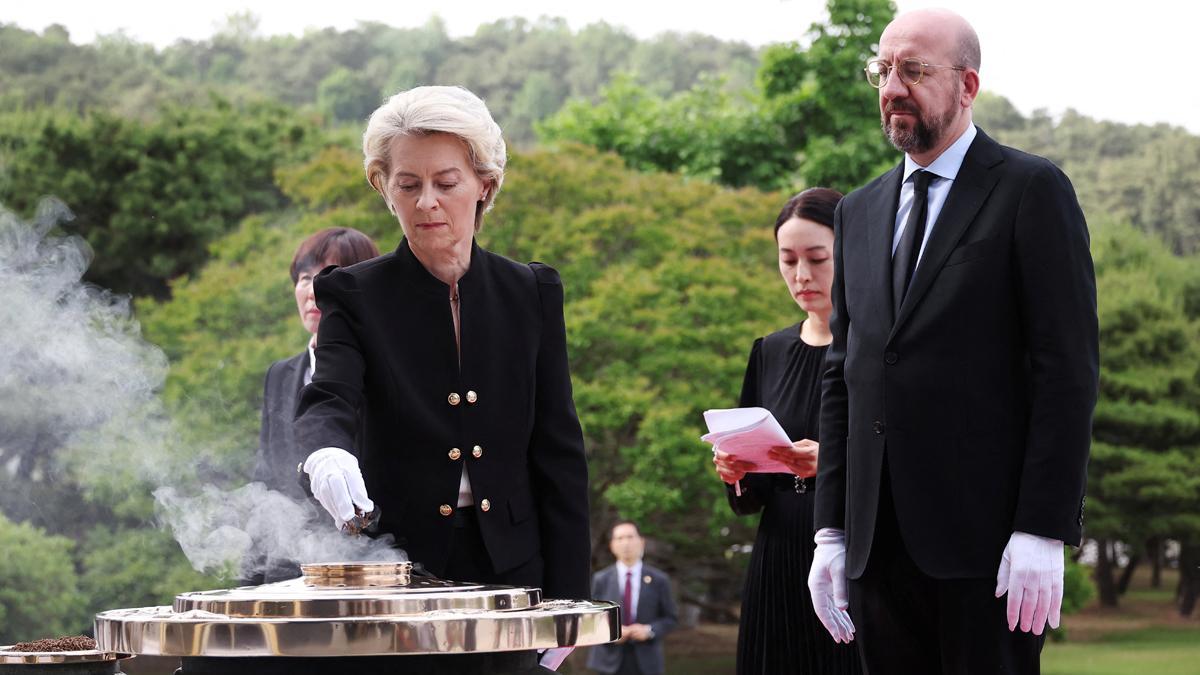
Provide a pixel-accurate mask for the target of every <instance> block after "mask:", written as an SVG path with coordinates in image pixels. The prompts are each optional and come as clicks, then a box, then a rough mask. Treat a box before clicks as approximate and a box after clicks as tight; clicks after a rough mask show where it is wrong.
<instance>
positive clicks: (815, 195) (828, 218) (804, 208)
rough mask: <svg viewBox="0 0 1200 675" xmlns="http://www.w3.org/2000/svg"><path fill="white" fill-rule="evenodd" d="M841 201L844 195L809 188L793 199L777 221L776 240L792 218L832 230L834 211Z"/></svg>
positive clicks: (786, 205) (819, 188)
mask: <svg viewBox="0 0 1200 675" xmlns="http://www.w3.org/2000/svg"><path fill="white" fill-rule="evenodd" d="M841 200H842V193H840V192H838V191H837V190H832V189H830V188H823V187H815V188H808V189H807V190H805V191H804V192H801V193H800V194H798V195H796V196H795V197H792V198H791V199H789V200H788V201H787V204H784V205H783V210H782V211H780V212H779V217H778V218H776V219H775V238H776V239H778V238H779V228H781V227H783V224H784V223H786V222H787V221H789V220H791V219H792V218H803V219H805V220H811V221H813V222H814V223H820V224H821V225H824V226H825V227H828V228H832V227H833V210H834V209H835V208H837V205H838V202H840V201H841Z"/></svg>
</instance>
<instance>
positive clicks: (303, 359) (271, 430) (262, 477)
mask: <svg viewBox="0 0 1200 675" xmlns="http://www.w3.org/2000/svg"><path fill="white" fill-rule="evenodd" d="M307 368H308V350H307V349H306V350H304V351H303V352H301V353H299V354H297V355H295V356H293V357H291V358H287V359H282V360H279V361H276V362H275V363H272V364H271V367H270V368H269V369H268V370H267V377H266V381H265V382H264V383H263V406H262V426H261V427H260V428H259V432H258V453H257V454H256V456H255V460H254V480H256V481H261V482H263V483H265V484H266V486H267V487H269V488H271V489H272V490H278V491H279V492H282V493H284V494H286V495H288V496H290V497H297V498H298V497H307V496H308V493H307V492H306V491H305V490H304V488H303V487H301V483H300V481H299V480H298V474H297V472H296V465H297V464H299V463H300V462H303V461H304V458H305V457H307V455H305V454H304V453H303V451H302V450H301V449H300V448H299V447H298V446H297V445H296V434H295V431H294V429H295V423H294V420H295V418H296V401H297V398H298V397H299V395H300V389H301V388H302V387H303V386H304V371H305V370H306V369H307Z"/></svg>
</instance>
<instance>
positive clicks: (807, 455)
mask: <svg viewBox="0 0 1200 675" xmlns="http://www.w3.org/2000/svg"><path fill="white" fill-rule="evenodd" d="M819 451H820V446H819V445H818V444H817V442H816V441H810V440H808V439H807V438H806V439H804V440H801V441H796V442H795V443H792V444H791V445H785V446H783V447H778V448H771V449H770V450H768V451H767V455H768V456H769V457H770V458H771V459H773V460H775V461H777V462H783V463H784V464H786V465H787V468H788V469H790V470H791V472H792V473H794V474H796V475H797V476H799V477H801V478H810V477H812V476H815V475H817V454H818V453H819Z"/></svg>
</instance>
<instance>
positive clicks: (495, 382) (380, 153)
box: [296, 86, 591, 598]
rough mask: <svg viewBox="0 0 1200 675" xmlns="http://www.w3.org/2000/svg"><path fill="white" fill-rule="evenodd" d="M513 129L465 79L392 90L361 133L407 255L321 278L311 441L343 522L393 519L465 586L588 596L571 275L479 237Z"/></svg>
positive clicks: (312, 471)
mask: <svg viewBox="0 0 1200 675" xmlns="http://www.w3.org/2000/svg"><path fill="white" fill-rule="evenodd" d="M505 152H506V151H505V144H504V140H503V138H502V137H501V132H500V127H499V126H497V124H496V123H495V121H493V119H492V115H491V113H490V112H489V111H488V109H487V107H486V106H485V105H484V103H483V101H481V100H480V99H479V98H478V97H477V96H475V95H474V94H472V93H471V92H469V91H467V90H466V89H463V88H461V87H440V86H433V87H417V88H414V89H410V90H407V91H403V92H400V93H398V94H396V95H395V96H393V97H391V98H390V99H389V100H388V101H387V102H386V103H384V104H383V105H382V106H381V107H380V108H379V109H377V110H376V111H375V112H374V113H373V114H372V115H371V117H370V120H369V122H368V124H367V128H366V131H365V132H364V134H363V154H364V166H365V170H366V176H367V180H368V181H369V182H370V184H371V186H372V187H373V188H375V189H376V190H377V191H378V192H379V194H380V195H381V196H382V197H383V200H384V203H385V204H386V205H387V208H388V210H389V211H391V213H392V214H394V215H395V216H396V218H397V219H398V221H399V224H400V229H401V230H402V231H403V235H404V236H403V238H402V239H401V241H400V244H399V246H398V247H397V248H396V250H395V251H393V252H390V253H387V254H384V255H382V256H380V257H378V258H375V259H374V260H371V261H368V262H364V263H360V264H358V265H352V266H349V267H340V268H337V269H334V270H332V271H331V272H327V273H322V274H320V275H318V276H317V277H316V279H315V281H314V289H315V293H316V302H317V306H318V308H319V309H320V310H321V322H320V331H319V332H318V335H317V344H316V362H317V369H316V373H315V375H314V376H313V380H312V383H311V384H309V385H308V386H307V387H305V389H304V390H303V392H301V395H300V404H299V409H298V413H297V419H296V434H297V438H298V442H299V445H300V447H301V448H302V451H303V453H304V455H305V456H306V457H307V459H306V460H305V461H304V465H303V466H304V471H305V472H306V473H307V474H308V475H309V477H310V481H311V485H312V490H313V494H314V495H315V496H316V497H317V499H318V500H319V501H320V502H321V504H322V506H323V507H324V508H325V509H326V510H327V511H328V512H329V513H330V514H331V515H332V516H333V518H334V520H335V521H336V523H337V524H338V525H339V526H344V525H345V524H346V523H348V522H350V521H351V520H353V519H355V517H356V515H358V514H365V513H371V512H374V511H375V509H376V508H378V509H379V512H380V514H381V515H380V520H379V522H378V530H379V532H380V533H390V534H392V535H394V536H395V538H396V544H397V545H398V546H400V547H402V548H404V549H405V550H406V551H407V552H408V554H409V556H410V558H411V559H412V560H414V561H416V562H418V563H421V564H423V565H424V567H425V569H427V570H428V571H430V572H432V573H433V574H435V575H437V576H439V577H443V578H447V579H453V580H458V581H472V582H483V583H498V584H508V585H518V586H532V587H538V588H541V589H543V591H544V594H545V596H546V597H548V598H584V597H587V594H588V575H589V564H590V556H591V546H590V534H589V526H588V499H587V494H588V485H587V481H588V473H587V460H586V458H585V455H584V447H583V433H582V430H581V428H580V425H579V419H578V417H577V416H576V412H575V404H574V402H573V398H572V392H571V378H570V373H569V371H568V366H567V346H566V328H565V324H564V321H563V287H562V282H561V281H560V279H559V275H558V272H556V271H555V270H554V269H553V268H551V267H549V266H547V265H543V264H541V263H530V264H528V265H526V264H521V263H517V262H514V261H512V260H509V259H507V258H504V257H502V256H499V255H496V254H494V253H491V252H489V251H487V250H484V249H483V248H481V247H480V246H479V245H478V243H476V241H475V234H476V233H477V232H478V231H479V229H480V228H481V226H482V225H483V216H484V213H485V212H486V211H487V210H488V209H489V208H490V207H491V205H492V203H493V202H494V200H495V198H496V194H497V192H498V191H499V190H500V187H501V184H502V183H503V179H504V167H505V163H506V155H505Z"/></svg>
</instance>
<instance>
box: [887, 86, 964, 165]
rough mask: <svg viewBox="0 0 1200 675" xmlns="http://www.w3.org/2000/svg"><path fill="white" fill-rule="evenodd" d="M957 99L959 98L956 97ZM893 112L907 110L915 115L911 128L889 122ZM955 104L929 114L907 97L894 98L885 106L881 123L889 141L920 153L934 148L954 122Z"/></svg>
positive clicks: (912, 151) (903, 150)
mask: <svg viewBox="0 0 1200 675" xmlns="http://www.w3.org/2000/svg"><path fill="white" fill-rule="evenodd" d="M955 100H957V98H956V99H955ZM893 112H907V113H911V114H912V115H913V125H912V127H910V128H904V127H897V126H896V125H895V124H889V123H888V115H889V114H891V113H893ZM954 113H955V109H954V106H953V105H951V106H947V108H946V111H945V112H944V113H942V114H941V115H938V116H933V115H927V114H925V113H924V112H922V111H921V110H920V109H919V108H917V107H916V106H915V105H913V104H912V103H910V102H909V101H907V100H905V99H900V100H893V101H891V102H889V103H888V104H887V106H886V107H885V108H884V112H883V115H881V116H880V119H879V125H880V127H882V128H883V133H884V135H885V136H887V139H888V142H890V143H891V144H892V146H894V147H895V148H896V149H897V150H899V151H900V152H903V153H907V154H910V155H919V154H921V153H923V152H928V151H929V150H932V149H933V147H934V146H935V145H937V144H938V143H939V142H940V141H941V140H942V138H943V137H944V136H945V135H946V132H947V131H948V130H949V129H950V126H951V125H952V124H953V123H954Z"/></svg>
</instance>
